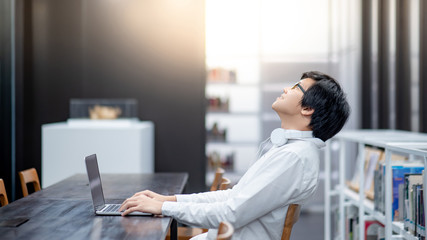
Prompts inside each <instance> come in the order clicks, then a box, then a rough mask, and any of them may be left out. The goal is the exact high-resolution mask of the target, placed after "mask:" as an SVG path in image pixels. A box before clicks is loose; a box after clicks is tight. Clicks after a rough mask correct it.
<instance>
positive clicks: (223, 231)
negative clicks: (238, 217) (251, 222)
mask: <svg viewBox="0 0 427 240" xmlns="http://www.w3.org/2000/svg"><path fill="white" fill-rule="evenodd" d="M233 233H234V228H233V225H231V224H230V223H229V222H221V223H220V224H219V228H218V235H217V237H216V239H217V240H230V239H231V237H232V236H233Z"/></svg>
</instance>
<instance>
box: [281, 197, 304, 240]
mask: <svg viewBox="0 0 427 240" xmlns="http://www.w3.org/2000/svg"><path fill="white" fill-rule="evenodd" d="M300 212H301V205H298V204H291V205H289V207H288V213H287V214H286V218H285V226H284V227H283V233H282V240H289V239H290V238H291V232H292V227H293V226H294V224H295V223H296V222H297V221H298V219H299V214H300Z"/></svg>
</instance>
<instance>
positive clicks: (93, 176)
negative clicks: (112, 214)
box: [85, 154, 105, 210]
mask: <svg viewBox="0 0 427 240" xmlns="http://www.w3.org/2000/svg"><path fill="white" fill-rule="evenodd" d="M85 160H86V170H87V176H88V178H89V186H90V191H91V193H92V201H93V206H94V207H95V210H100V209H101V208H103V207H104V205H105V200H104V193H103V192H102V184H101V176H100V175H99V169H98V161H97V159H96V154H92V155H90V156H87V157H86V158H85Z"/></svg>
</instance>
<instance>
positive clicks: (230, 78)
mask: <svg viewBox="0 0 427 240" xmlns="http://www.w3.org/2000/svg"><path fill="white" fill-rule="evenodd" d="M208 82H217V83H235V82H236V70H234V69H226V68H222V67H216V68H211V69H209V70H208Z"/></svg>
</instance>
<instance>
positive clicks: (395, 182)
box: [374, 163, 424, 221]
mask: <svg viewBox="0 0 427 240" xmlns="http://www.w3.org/2000/svg"><path fill="white" fill-rule="evenodd" d="M379 165H380V167H379V169H381V170H377V171H375V177H374V179H375V183H374V189H375V193H374V196H375V198H374V209H375V210H376V211H379V212H381V213H383V214H385V198H386V196H385V178H384V176H385V164H384V163H380V164H379ZM423 170H424V166H421V165H417V164H405V165H392V166H391V172H392V176H391V177H392V195H391V196H390V197H391V198H392V220H393V221H403V220H404V217H403V216H404V210H403V206H404V204H405V202H404V198H403V196H404V195H405V193H404V187H403V186H404V184H405V174H420V173H421V172H422V171H423ZM401 185H403V186H401Z"/></svg>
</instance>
